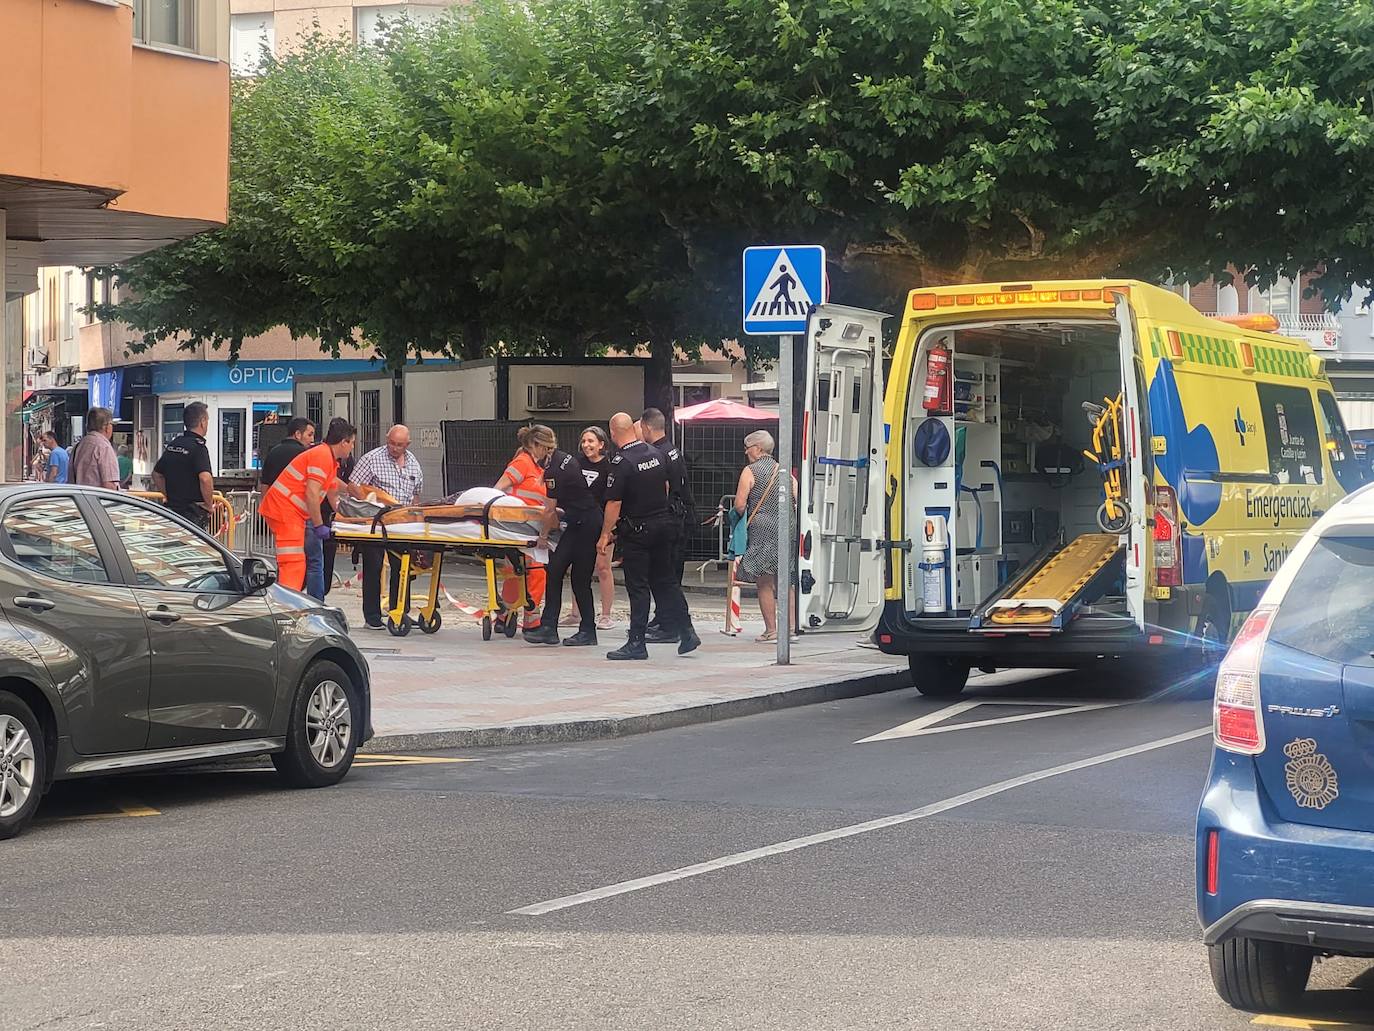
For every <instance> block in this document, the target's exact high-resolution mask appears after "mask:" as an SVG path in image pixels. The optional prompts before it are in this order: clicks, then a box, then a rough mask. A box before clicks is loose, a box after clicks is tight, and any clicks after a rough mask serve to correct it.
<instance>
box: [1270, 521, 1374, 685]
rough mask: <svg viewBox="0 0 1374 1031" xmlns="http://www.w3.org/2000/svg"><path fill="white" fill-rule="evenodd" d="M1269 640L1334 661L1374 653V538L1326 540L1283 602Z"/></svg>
mask: <svg viewBox="0 0 1374 1031" xmlns="http://www.w3.org/2000/svg"><path fill="white" fill-rule="evenodd" d="M1269 638H1270V640H1273V641H1277V642H1278V643H1279V644H1283V645H1287V646H1288V647H1289V648H1296V649H1298V650H1299V651H1303V652H1306V653H1307V654H1309V655H1315V656H1317V657H1319V658H1323V659H1329V660H1331V661H1332V662H1343V663H1358V664H1360V665H1369V664H1370V663H1371V655H1370V653H1371V652H1374V538H1370V537H1324V538H1322V539H1321V540H1319V541H1318V542H1317V546H1316V547H1315V548H1313V549H1312V551H1311V553H1310V554H1309V555H1308V556H1307V561H1305V562H1304V563H1303V564H1302V568H1301V569H1299V570H1298V572H1297V575H1296V576H1295V577H1294V578H1293V582H1292V583H1291V584H1290V585H1289V587H1288V590H1287V591H1286V592H1285V593H1284V596H1283V601H1282V602H1280V603H1279V611H1278V614H1277V615H1276V616H1275V617H1274V623H1273V626H1272V627H1271V628H1270V630H1269Z"/></svg>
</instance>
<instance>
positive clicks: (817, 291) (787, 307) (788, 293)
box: [742, 244, 827, 666]
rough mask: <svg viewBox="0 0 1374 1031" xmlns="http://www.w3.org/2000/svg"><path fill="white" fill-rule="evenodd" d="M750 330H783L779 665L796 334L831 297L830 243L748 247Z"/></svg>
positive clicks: (792, 558)
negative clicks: (827, 247)
mask: <svg viewBox="0 0 1374 1031" xmlns="http://www.w3.org/2000/svg"><path fill="white" fill-rule="evenodd" d="M743 287H744V289H743V291H742V299H743V302H744V311H743V318H744V332H745V333H747V334H749V335H751V336H771V335H772V334H774V333H776V334H778V364H777V370H778V409H779V410H778V454H777V460H778V466H779V468H778V593H777V601H778V620H777V629H778V642H777V662H778V665H779V666H786V665H789V664H790V663H791V661H792V580H793V575H792V574H793V570H794V568H795V567H796V560H797V540H796V537H797V525H796V523H795V521H794V520H793V518H792V503H793V500H794V499H793V497H792V470H793V468H794V467H795V465H796V455H795V451H796V441H794V440H793V437H792V426H793V422H794V418H795V413H796V398H795V397H794V396H793V391H792V382H793V378H794V373H795V369H796V366H795V352H794V343H795V335H796V334H798V333H801V334H803V335H804V334H805V333H806V323H807V319H808V318H809V317H810V315H811V311H812V309H814V308H815V307H816V305H818V304H822V303H824V302H825V300H826V294H827V283H826V277H825V248H824V247H818V246H815V245H812V244H797V245H785V246H772V247H747V248H745V250H744V262H743ZM803 342H804V341H803Z"/></svg>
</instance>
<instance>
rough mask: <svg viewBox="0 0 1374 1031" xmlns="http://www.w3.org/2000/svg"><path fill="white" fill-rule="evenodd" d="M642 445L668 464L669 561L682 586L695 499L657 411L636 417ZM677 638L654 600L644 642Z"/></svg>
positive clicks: (684, 465) (678, 452)
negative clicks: (673, 530) (673, 531)
mask: <svg viewBox="0 0 1374 1031" xmlns="http://www.w3.org/2000/svg"><path fill="white" fill-rule="evenodd" d="M639 425H640V429H641V430H642V431H643V433H644V442H645V443H646V444H648V445H649V446H650V447H652V448H655V449H657V450H658V451H659V452H660V453H661V454H662V455H663V457H664V459H665V460H666V461H667V463H668V510H669V511H670V512H672V514H673V518H674V520H675V521H676V522H677V527H678V534H677V540H676V541H675V542H674V544H673V553H672V556H671V561H672V563H673V579H674V580H676V581H677V585H678V586H679V587H681V586H682V569H683V566H684V565H685V564H686V562H687V535H688V533H689V532H690V531H689V529H688V528H689V527H690V526H691V524H692V520H693V517H694V514H695V512H696V499H695V498H693V497H692V488H691V485H690V484H689V483H688V481H687V463H686V462H685V461H683V458H682V451H681V450H680V449H679V448H678V446H677V445H676V444H674V443H673V442H672V441H671V440H669V439H668V420H667V419H666V418H664V415H663V413H662V412H661V411H660V410H659V409H657V408H646V409H644V414H643V415H641V416H640V417H639ZM677 639H678V628H677V627H675V626H673V625H672V623H665V622H663V619H662V617H661V614H660V612H659V611H658V607H657V599H655V608H654V618H653V619H651V620H649V630H648V633H647V635H646V636H645V640H646V641H648V642H649V643H650V644H670V643H674V642H676V641H677Z"/></svg>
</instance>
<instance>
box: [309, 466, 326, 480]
mask: <svg viewBox="0 0 1374 1031" xmlns="http://www.w3.org/2000/svg"><path fill="white" fill-rule="evenodd" d="M305 471H306V473H307V474H308V475H310V476H318V477H319V478H320V479H324V470H323V469H321V468H320V467H319V466H318V465H311V466H306V469H305Z"/></svg>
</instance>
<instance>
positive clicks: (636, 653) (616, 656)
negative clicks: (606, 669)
mask: <svg viewBox="0 0 1374 1031" xmlns="http://www.w3.org/2000/svg"><path fill="white" fill-rule="evenodd" d="M648 657H649V649H648V648H646V647H644V642H643V641H642V640H638V641H636V640H634V639H633V638H631V639H630V640H628V641H626V642H625V643H624V644H622V645H621V646H620V647H619V648H617V649H616V650H615V651H613V652H607V653H606V658H608V659H610V660H611V661H613V662H619V661H621V660H624V659H647V658H648Z"/></svg>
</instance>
